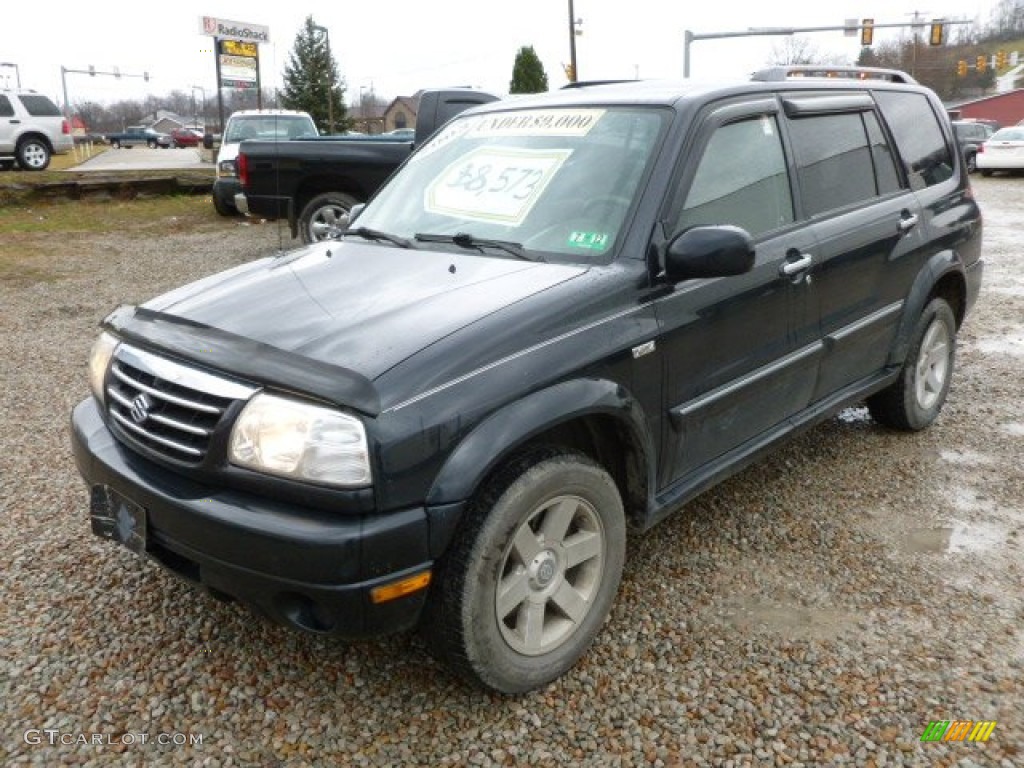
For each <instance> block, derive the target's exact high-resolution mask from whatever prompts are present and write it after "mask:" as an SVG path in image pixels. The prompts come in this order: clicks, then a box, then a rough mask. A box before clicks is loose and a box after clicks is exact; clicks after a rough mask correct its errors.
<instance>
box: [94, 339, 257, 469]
mask: <svg viewBox="0 0 1024 768" xmlns="http://www.w3.org/2000/svg"><path fill="white" fill-rule="evenodd" d="M255 392H256V388H255V387H250V386H248V385H246V384H241V383H239V382H235V381H232V380H230V379H225V378H221V377H219V376H214V375H213V374H209V373H206V372H204V371H200V370H198V369H196V368H191V367H188V366H186V365H182V364H181V363H177V362H174V361H172V360H169V359H167V358H164V357H158V356H156V355H152V354H150V353H148V352H144V351H142V350H140V349H136V348H134V347H131V346H128V345H125V344H121V345H120V346H119V347H118V349H117V352H116V353H115V354H114V360H113V362H112V363H111V366H110V372H109V374H108V375H107V388H106V395H107V398H106V400H107V413H108V414H109V415H110V419H111V420H112V421H113V422H115V423H116V424H117V425H118V426H119V427H120V428H121V431H122V432H123V433H124V434H126V435H127V436H128V437H130V438H131V439H132V440H133V441H135V442H136V443H138V444H140V445H142V446H143V447H145V448H146V449H148V450H149V451H151V452H153V453H156V454H159V455H161V456H165V457H168V458H171V459H174V460H176V461H185V462H189V463H193V464H198V463H200V462H202V461H203V460H204V459H205V458H206V455H207V451H208V449H209V446H210V438H211V436H212V435H213V432H214V430H215V429H216V427H217V424H218V422H219V421H220V419H221V417H222V416H223V415H224V412H225V411H226V410H227V409H228V407H229V406H230V405H231V403H233V402H234V401H235V400H243V399H248V398H249V397H250V396H252V394H253V393H255Z"/></svg>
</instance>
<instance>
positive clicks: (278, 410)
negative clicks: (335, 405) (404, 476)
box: [228, 394, 371, 488]
mask: <svg viewBox="0 0 1024 768" xmlns="http://www.w3.org/2000/svg"><path fill="white" fill-rule="evenodd" d="M228 458H229V459H230V460H231V462H232V463H233V464H237V465H239V466H242V467H248V468H250V469H255V470H256V471H258V472H267V473H269V474H272V475H281V476H283V477H290V478H293V479H295V480H307V481H310V482H314V483H322V484H324V485H335V486H341V487H346V488H355V487H359V486H367V485H370V482H371V476H370V452H369V449H368V448H367V444H366V431H365V430H364V429H363V424H362V422H361V421H359V419H356V418H354V417H352V416H348V415H346V414H344V413H340V412H339V411H335V410H331V409H330V408H321V407H320V406H316V405H309V404H306V403H301V402H299V401H297V400H289V399H287V398H284V397H277V396H275V395H266V394H260V395H256V396H255V397H254V398H253V399H252V400H250V401H249V403H248V405H246V406H245V408H243V409H242V413H241V414H240V415H239V417H238V420H237V421H236V422H235V426H234V428H233V429H232V430H231V442H230V445H229V448H228Z"/></svg>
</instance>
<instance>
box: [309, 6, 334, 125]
mask: <svg viewBox="0 0 1024 768" xmlns="http://www.w3.org/2000/svg"><path fill="white" fill-rule="evenodd" d="M313 30H314V31H316V32H319V33H320V34H321V35H323V40H324V45H326V46H327V132H328V133H330V134H333V133H334V67H333V66H331V64H332V62H331V37H330V35H329V34H328V32H327V27H321V26H319V25H313Z"/></svg>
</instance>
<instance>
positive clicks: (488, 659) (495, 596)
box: [421, 448, 626, 693]
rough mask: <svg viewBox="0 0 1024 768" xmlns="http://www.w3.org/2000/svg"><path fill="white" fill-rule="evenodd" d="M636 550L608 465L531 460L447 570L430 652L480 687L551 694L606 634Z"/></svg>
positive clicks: (507, 481) (497, 482) (465, 531)
mask: <svg viewBox="0 0 1024 768" xmlns="http://www.w3.org/2000/svg"><path fill="white" fill-rule="evenodd" d="M625 550H626V528H625V516H624V514H623V508H622V500H621V497H620V496H619V492H618V489H617V487H616V485H615V482H614V481H613V480H612V478H611V477H610V476H609V475H608V473H607V472H606V471H605V470H604V469H603V468H602V467H600V466H599V465H598V464H596V463H595V462H593V461H591V460H590V459H589V458H587V457H585V456H582V455H579V454H576V453H566V452H564V451H561V450H559V449H556V448H544V449H539V450H536V451H533V452H530V453H526V454H524V455H522V456H520V457H519V458H518V459H516V460H513V461H512V462H510V463H509V464H508V465H506V466H505V467H504V468H503V469H502V470H500V471H499V472H498V474H497V475H495V477H494V478H493V480H492V481H490V482H489V483H488V484H487V485H486V486H485V487H484V488H483V489H482V490H481V492H480V493H478V494H477V495H476V497H475V498H474V499H473V501H472V502H471V504H470V507H469V508H468V509H467V511H466V519H465V521H464V524H463V526H462V527H461V529H460V530H459V532H458V533H457V534H456V537H455V540H454V541H453V542H452V544H451V545H450V546H449V549H448V551H447V552H446V554H445V556H444V557H443V558H442V560H441V561H440V563H439V564H438V570H437V573H436V574H435V575H436V579H435V586H434V588H433V590H432V592H431V594H430V596H429V597H428V601H427V607H426V612H425V614H424V620H423V624H422V625H421V630H422V632H423V634H424V636H425V638H426V641H427V644H428V646H429V647H430V649H431V652H432V653H433V654H434V655H435V656H436V657H437V658H438V659H439V660H441V661H442V662H443V663H444V664H445V665H447V666H448V667H450V668H451V669H452V670H453V671H454V672H456V673H457V674H459V675H460V676H462V677H463V678H465V679H467V680H468V681H470V682H472V683H474V684H476V685H481V686H484V687H487V688H490V689H493V690H496V691H499V692H502V693H523V692H525V691H529V690H532V689H534V688H537V687H539V686H542V685H544V684H546V683H548V682H550V681H552V680H554V679H555V678H557V677H559V676H561V675H562V674H564V673H565V672H566V671H568V670H569V669H570V668H571V667H572V666H573V664H575V663H576V661H577V660H578V659H579V658H580V656H582V655H583V653H584V652H585V651H586V650H587V648H588V647H589V646H590V644H591V642H592V641H593V639H594V637H595V635H596V634H597V632H598V630H600V628H601V626H602V624H603V623H604V620H605V618H606V617H607V615H608V612H609V610H610V609H611V605H612V601H613V599H614V597H615V593H616V591H617V590H618V585H619V580H620V578H621V576H622V565H623V561H624V560H625Z"/></svg>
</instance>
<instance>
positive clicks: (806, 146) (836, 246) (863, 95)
mask: <svg viewBox="0 0 1024 768" xmlns="http://www.w3.org/2000/svg"><path fill="white" fill-rule="evenodd" d="M783 106H784V109H785V112H786V115H787V120H786V128H787V133H788V136H789V139H790V142H791V144H792V147H793V157H794V160H795V163H796V181H797V189H798V197H797V207H798V210H799V211H800V215H801V216H802V217H803V218H804V219H806V220H807V221H809V222H810V223H811V229H812V231H813V232H814V236H815V239H816V241H817V255H816V258H815V263H814V266H813V268H812V269H811V271H810V272H809V273H808V279H807V287H808V290H809V292H810V295H811V297H812V300H813V302H814V303H815V305H816V307H817V312H816V314H817V316H818V318H819V320H818V322H819V329H818V333H819V335H820V337H821V339H822V340H823V343H824V347H823V350H822V355H821V357H820V361H821V365H820V369H819V372H818V377H817V382H816V385H815V387H814V392H813V395H812V397H811V400H812V402H818V401H826V402H827V401H828V400H829V399H831V398H832V397H833V396H841V393H842V392H843V390H844V389H845V388H847V387H857V386H858V384H861V385H862V384H863V382H864V381H865V380H867V379H870V378H871V377H872V376H873V375H877V374H879V373H880V371H881V370H882V368H883V367H884V365H885V362H886V359H887V357H888V355H889V351H890V349H891V347H892V343H893V340H894V338H895V334H896V330H897V327H898V324H899V321H900V318H901V312H902V308H903V298H904V296H905V293H906V287H907V286H905V285H903V286H901V282H903V279H906V277H907V276H908V275H909V274H910V273H912V272H914V271H915V267H914V263H915V260H914V255H915V254H916V253H917V252H918V250H919V249H920V248H921V246H922V244H923V242H924V237H923V224H922V214H921V209H920V204H919V202H918V200H917V198H916V197H915V195H914V193H913V192H912V191H911V189H910V188H909V186H908V185H907V184H906V183H904V182H903V181H902V180H901V179H900V176H899V174H898V172H897V166H896V160H895V157H894V153H893V151H892V148H891V147H890V143H889V141H888V139H887V138H886V136H885V134H884V132H883V129H882V127H881V123H880V121H879V118H878V115H877V112H876V108H875V103H874V101H873V100H872V98H871V96H870V95H869V94H868V93H867V92H863V91H862V92H848V93H846V94H841V93H840V94H837V93H836V92H835V91H831V92H827V93H821V94H808V93H806V92H801V93H799V94H794V95H790V96H786V97H784V98H783ZM900 275H903V276H904V278H903V279H901V278H900V277H899V276H900Z"/></svg>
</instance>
